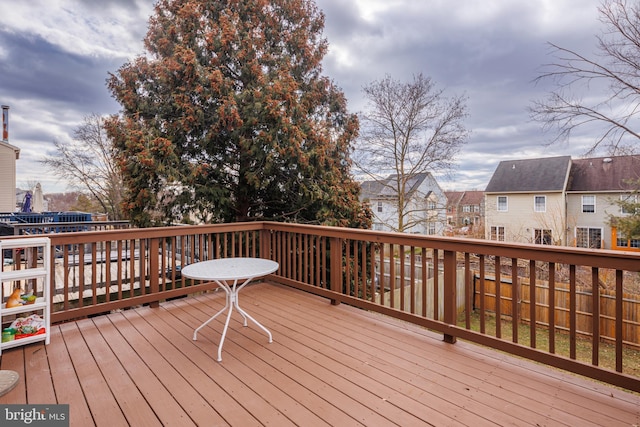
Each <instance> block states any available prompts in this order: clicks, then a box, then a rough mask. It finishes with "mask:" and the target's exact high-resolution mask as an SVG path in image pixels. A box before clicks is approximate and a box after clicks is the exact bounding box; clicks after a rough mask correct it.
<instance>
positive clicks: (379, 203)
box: [367, 174, 447, 235]
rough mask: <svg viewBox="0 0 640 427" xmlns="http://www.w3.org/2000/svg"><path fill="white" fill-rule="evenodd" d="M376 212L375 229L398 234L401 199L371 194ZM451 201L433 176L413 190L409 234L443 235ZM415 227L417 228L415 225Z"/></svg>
mask: <svg viewBox="0 0 640 427" xmlns="http://www.w3.org/2000/svg"><path fill="white" fill-rule="evenodd" d="M367 200H368V202H369V204H370V207H371V211H372V212H373V229H374V230H376V231H395V230H394V228H395V227H397V224H398V215H399V214H398V206H397V203H398V201H397V198H396V197H391V196H388V195H386V196H375V195H370V196H369V197H368V198H367ZM446 204H447V199H446V196H445V194H444V192H443V191H442V189H441V188H440V186H439V185H438V183H437V181H436V180H435V178H433V177H432V176H431V175H430V174H429V175H428V176H426V177H425V178H424V180H423V181H422V182H421V183H420V185H419V187H418V188H416V189H415V190H414V191H412V193H411V196H410V199H409V200H408V201H407V202H406V208H405V209H404V212H405V218H404V223H405V225H407V224H408V225H409V226H408V227H406V228H405V230H404V232H405V233H416V234H435V235H443V234H444V229H445V225H446ZM411 224H413V225H411Z"/></svg>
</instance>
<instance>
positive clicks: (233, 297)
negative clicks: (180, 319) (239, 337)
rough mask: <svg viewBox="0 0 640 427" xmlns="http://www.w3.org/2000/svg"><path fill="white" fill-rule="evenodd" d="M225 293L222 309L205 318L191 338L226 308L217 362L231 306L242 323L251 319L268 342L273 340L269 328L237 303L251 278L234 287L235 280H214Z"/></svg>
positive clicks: (227, 325)
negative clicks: (240, 293)
mask: <svg viewBox="0 0 640 427" xmlns="http://www.w3.org/2000/svg"><path fill="white" fill-rule="evenodd" d="M214 281H215V282H216V283H217V284H218V285H219V286H220V287H221V288H222V289H223V290H224V292H225V293H226V298H225V304H224V308H222V310H220V311H218V312H217V313H216V314H214V315H213V316H212V317H211V318H209V320H207V321H206V322H204V323H203V324H202V325H200V326H198V327H197V328H196V330H195V331H193V340H194V341H196V340H197V339H198V331H199V330H200V329H202V328H204V327H205V326H207V325H208V324H209V322H211V321H212V320H214V319H215V318H216V317H218V316H219V315H220V314H222V313H224V312H225V311H226V310H228V313H227V320H226V321H225V322H224V329H223V330H222V337H221V338H220V343H219V344H218V362H222V344H224V338H225V337H226V335H227V329H228V328H229V321H230V320H231V313H232V312H233V307H235V308H236V310H238V313H240V314H241V315H242V319H243V320H244V323H243V325H244V326H247V319H249V320H251V321H252V322H253V323H255V324H256V326H258V327H259V328H260V329H262V330H263V331H264V332H266V334H267V335H268V336H269V343H272V342H273V336H272V335H271V332H269V330H268V329H267V328H265V327H264V326H262V325H261V324H260V322H258V321H257V320H256V319H254V318H253V317H251V316H250V315H249V313H247V312H246V311H244V310H243V309H242V308H240V305H238V293H239V292H240V289H242V288H243V287H244V286H245V285H246V284H247V283H249V282H250V281H251V279H247V280H245V281H244V282H243V283H242V284H241V285H240V286H238V287H236V286H237V284H238V281H237V280H234V281H233V284H232V285H229V284H228V283H227V282H226V281H224V280H220V281H218V280H214Z"/></svg>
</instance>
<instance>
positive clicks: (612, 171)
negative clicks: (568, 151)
mask: <svg viewBox="0 0 640 427" xmlns="http://www.w3.org/2000/svg"><path fill="white" fill-rule="evenodd" d="M639 179H640V156H617V157H594V158H590V159H576V160H573V165H572V166H571V176H570V178H569V184H568V186H567V191H574V192H578V191H579V192H584V191H589V192H597V191H632V190H635V189H637V185H633V184H632V183H629V182H628V181H629V180H634V181H637V180H639Z"/></svg>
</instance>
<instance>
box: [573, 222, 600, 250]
mask: <svg viewBox="0 0 640 427" xmlns="http://www.w3.org/2000/svg"><path fill="white" fill-rule="evenodd" d="M576 246H577V247H579V248H591V249H600V248H602V229H601V228H587V227H578V228H576Z"/></svg>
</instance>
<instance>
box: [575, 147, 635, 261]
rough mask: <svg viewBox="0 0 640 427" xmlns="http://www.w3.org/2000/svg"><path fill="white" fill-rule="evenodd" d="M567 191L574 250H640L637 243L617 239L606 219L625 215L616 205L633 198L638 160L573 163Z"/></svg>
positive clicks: (619, 159) (622, 237) (582, 161)
mask: <svg viewBox="0 0 640 427" xmlns="http://www.w3.org/2000/svg"><path fill="white" fill-rule="evenodd" d="M572 163H573V165H572V167H571V179H570V182H569V186H568V188H567V211H568V215H569V216H570V217H571V218H572V222H573V224H571V225H572V230H571V232H572V236H571V238H572V239H573V241H572V242H570V244H571V245H573V246H578V247H583V248H606V249H620V250H640V240H631V239H627V238H625V237H624V236H619V235H617V232H616V230H615V228H614V229H612V228H611V226H609V224H608V222H609V217H610V215H613V216H622V215H626V214H628V213H627V212H622V211H621V207H620V206H619V205H618V204H617V203H616V202H617V201H618V200H620V199H622V198H628V197H635V196H633V195H632V194H631V193H632V192H633V191H634V189H635V187H634V185H633V183H632V182H630V181H637V180H638V179H640V156H617V157H597V158H591V159H577V160H573V162H572Z"/></svg>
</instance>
